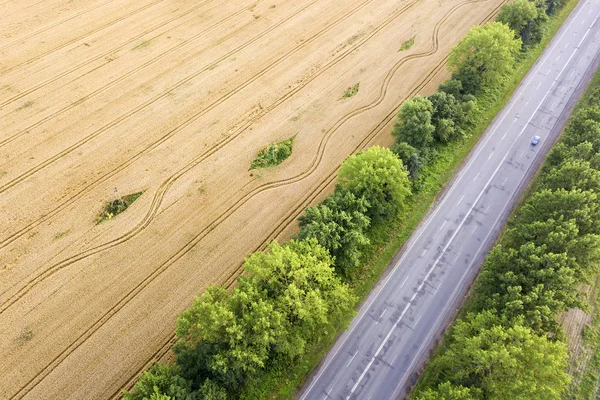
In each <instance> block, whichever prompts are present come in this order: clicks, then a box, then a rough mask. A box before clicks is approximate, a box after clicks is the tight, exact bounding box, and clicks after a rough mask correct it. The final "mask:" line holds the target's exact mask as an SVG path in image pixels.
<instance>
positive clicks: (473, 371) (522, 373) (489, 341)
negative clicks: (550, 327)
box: [433, 312, 570, 400]
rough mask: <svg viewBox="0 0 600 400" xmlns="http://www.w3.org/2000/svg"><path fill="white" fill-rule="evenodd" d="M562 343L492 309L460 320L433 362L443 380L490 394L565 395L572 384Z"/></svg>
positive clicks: (535, 399)
mask: <svg viewBox="0 0 600 400" xmlns="http://www.w3.org/2000/svg"><path fill="white" fill-rule="evenodd" d="M567 358H568V353H567V349H566V346H565V344H564V343H561V342H552V341H550V340H548V339H547V338H546V337H545V336H537V335H536V334H535V333H534V332H533V331H532V330H531V329H529V328H527V327H524V326H522V325H521V324H519V323H518V322H517V323H515V324H514V325H509V326H503V324H502V323H501V321H500V320H499V319H498V318H497V317H496V316H494V315H493V313H491V312H483V313H479V314H469V315H468V316H467V318H466V319H465V320H459V321H458V322H457V323H456V324H455V325H454V327H453V328H452V332H451V334H450V335H449V338H448V346H447V348H446V350H445V351H444V352H443V353H442V354H441V355H440V356H439V357H437V358H436V359H434V361H433V364H434V367H435V368H437V369H438V371H441V372H440V373H439V377H438V379H439V380H440V382H445V381H449V382H451V383H452V384H453V385H457V386H458V385H461V386H464V387H469V388H471V387H476V388H480V389H481V390H482V392H483V398H485V399H490V400H504V399H522V400H528V399H531V400H539V399H545V400H551V399H561V398H562V397H561V396H562V394H563V392H564V391H565V389H566V388H567V385H568V384H569V381H570V378H569V375H567V373H566V372H565V369H566V366H567Z"/></svg>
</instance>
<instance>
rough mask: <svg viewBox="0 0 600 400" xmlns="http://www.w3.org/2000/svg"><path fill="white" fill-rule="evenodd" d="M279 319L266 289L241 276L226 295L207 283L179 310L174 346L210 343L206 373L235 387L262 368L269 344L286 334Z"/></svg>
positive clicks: (189, 347) (187, 348)
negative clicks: (177, 339) (200, 294)
mask: <svg viewBox="0 0 600 400" xmlns="http://www.w3.org/2000/svg"><path fill="white" fill-rule="evenodd" d="M283 319H284V316H282V315H281V314H280V313H279V312H277V311H276V310H275V308H274V307H273V304H271V303H270V302H269V301H268V300H267V299H266V294H265V293H263V292H262V290H261V289H260V288H259V287H258V286H257V285H254V284H253V283H252V282H250V281H249V280H247V279H246V278H243V277H242V278H240V279H239V281H238V287H236V288H235V289H234V290H233V292H232V293H231V294H228V293H227V292H226V291H225V289H223V288H219V287H215V286H212V287H209V288H208V289H207V290H206V291H205V292H204V293H203V295H202V296H201V297H200V298H197V299H196V301H195V302H194V304H193V305H192V307H191V308H189V309H188V310H186V311H185V312H184V313H182V314H181V315H180V317H179V319H178V326H177V336H178V337H179V339H180V340H181V341H183V342H184V344H181V345H180V346H179V351H180V352H185V351H193V349H194V347H196V346H199V345H206V344H209V345H211V344H212V345H213V347H212V349H214V352H213V353H212V354H210V357H211V358H210V360H209V361H208V363H207V364H208V369H209V373H210V375H209V376H213V377H216V379H217V381H219V382H222V383H226V384H227V387H229V388H236V387H238V386H239V385H241V384H242V383H243V382H244V381H245V379H246V378H247V376H248V375H250V374H254V373H256V372H257V371H258V370H260V369H262V368H264V366H265V363H266V361H267V359H268V357H269V351H270V349H271V347H272V346H274V345H275V344H277V343H279V342H280V341H281V340H283V338H284V337H286V336H287V332H286V331H285V328H284V327H283ZM186 343H187V345H186Z"/></svg>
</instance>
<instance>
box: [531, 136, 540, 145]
mask: <svg viewBox="0 0 600 400" xmlns="http://www.w3.org/2000/svg"><path fill="white" fill-rule="evenodd" d="M540 139H541V137H539V136H534V137H533V139H531V144H532V145H534V146H535V145H536V144H538V143H539V142H540Z"/></svg>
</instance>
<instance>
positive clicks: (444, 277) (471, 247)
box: [300, 0, 600, 400]
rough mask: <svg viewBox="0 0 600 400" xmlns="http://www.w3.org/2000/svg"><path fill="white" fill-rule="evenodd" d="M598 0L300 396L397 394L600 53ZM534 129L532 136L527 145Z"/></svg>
mask: <svg viewBox="0 0 600 400" xmlns="http://www.w3.org/2000/svg"><path fill="white" fill-rule="evenodd" d="M599 17H600V1H599V0H587V1H582V2H580V4H579V5H578V6H577V7H576V8H575V10H574V11H573V12H572V13H571V15H570V17H569V18H568V19H567V21H566V22H565V24H564V25H563V27H562V28H561V29H560V30H559V32H558V33H557V34H556V36H555V38H554V39H553V40H552V42H551V43H550V45H549V47H548V48H547V49H546V51H545V52H544V53H543V54H542V57H541V58H540V59H539V60H538V62H537V63H536V65H534V67H533V69H532V70H531V71H530V73H529V74H528V75H527V76H526V78H525V80H524V81H523V83H522V84H521V86H520V87H519V88H518V90H517V91H516V92H515V94H514V95H513V97H512V98H511V100H510V101H509V103H508V104H507V105H506V107H505V108H504V109H503V110H502V112H501V113H500V115H499V116H498V117H497V118H496V120H495V121H494V122H493V124H492V125H491V126H490V127H489V128H488V130H487V131H486V133H485V135H484V137H483V138H482V140H481V141H480V142H479V144H478V145H477V146H476V147H475V149H474V150H473V152H472V153H471V156H470V157H469V159H468V162H467V164H466V165H465V166H464V167H463V168H462V169H461V170H460V171H459V172H458V174H457V176H456V177H455V179H454V181H453V183H452V184H451V186H450V187H449V189H448V190H447V191H446V192H445V194H444V195H443V197H442V198H441V200H440V202H439V203H438V205H437V206H436V207H435V208H434V209H433V210H432V212H431V213H430V214H429V215H428V217H427V218H426V219H425V220H424V221H423V222H422V223H421V225H420V227H419V228H418V229H417V231H416V232H415V233H414V234H413V236H412V237H411V238H410V240H409V241H408V243H407V244H406V246H405V249H404V251H403V253H402V256H401V257H400V259H399V260H398V261H397V262H396V263H395V264H394V265H393V267H392V268H391V269H389V270H388V273H387V275H386V276H385V277H384V278H383V279H382V280H381V281H380V283H379V284H378V285H377V287H376V288H375V289H374V290H373V292H372V293H371V295H370V296H369V297H368V298H367V299H366V301H365V303H364V304H363V306H362V307H361V308H360V310H359V313H358V315H357V316H356V317H355V318H354V320H353V321H352V323H351V325H350V327H349V329H348V330H347V331H346V332H345V333H344V334H342V335H341V336H340V338H339V339H338V340H337V342H336V343H335V345H334V346H333V348H332V349H331V350H330V352H329V354H328V355H327V357H326V358H325V359H324V360H323V362H322V363H321V366H320V367H319V368H318V370H317V371H316V372H315V373H314V374H313V376H312V378H311V379H310V380H309V381H308V382H307V384H306V385H305V387H304V388H303V391H302V392H301V394H300V399H301V400H305V399H311V400H312V399H365V400H369V399H373V400H375V399H376V400H384V399H396V398H398V397H404V396H406V392H407V389H408V388H409V386H410V384H411V383H412V382H410V381H411V379H414V376H415V375H414V373H415V371H416V368H417V367H418V366H419V365H420V364H421V363H422V362H423V361H424V360H425V359H426V357H427V354H428V349H430V348H431V346H432V344H433V343H434V341H435V340H436V339H437V338H438V337H439V335H440V334H441V332H442V331H443V329H444V327H445V325H446V324H447V322H448V321H449V320H450V319H451V318H452V317H453V315H454V314H455V312H456V307H457V306H458V305H459V302H460V300H461V299H462V297H463V296H464V294H465V291H466V289H467V288H468V286H469V284H470V283H471V282H472V280H473V279H474V277H475V275H476V273H477V271H478V270H479V266H480V264H481V261H482V259H483V257H484V256H485V253H486V252H487V251H488V250H489V248H490V247H491V246H492V244H493V242H494V240H495V239H496V237H497V234H498V232H499V228H500V227H501V226H502V224H503V223H504V222H505V221H506V218H507V216H508V214H509V213H510V211H511V209H512V207H513V206H514V204H515V203H516V201H517V200H518V199H519V197H520V195H521V194H522V192H523V190H524V187H525V186H526V183H527V181H528V180H529V178H530V177H531V175H532V173H533V172H535V170H536V168H537V167H538V166H539V165H540V163H541V161H542V159H543V156H544V155H545V154H546V153H547V151H548V150H549V148H550V147H551V144H552V142H554V140H555V139H556V137H557V136H558V134H559V133H560V130H561V128H562V125H563V124H564V121H565V119H566V117H567V116H568V114H569V113H570V110H571V109H572V106H573V103H574V101H575V100H576V98H577V97H578V96H579V95H580V94H581V92H582V90H583V88H584V86H585V83H586V82H587V80H589V78H590V76H591V73H592V72H593V71H594V69H595V66H597V62H598V59H599V58H600V57H599V54H600V21H599ZM535 135H538V136H540V137H541V141H540V143H539V144H538V145H537V146H532V145H531V143H530V142H531V139H532V138H533V137H534V136H535Z"/></svg>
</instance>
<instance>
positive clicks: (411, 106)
mask: <svg viewBox="0 0 600 400" xmlns="http://www.w3.org/2000/svg"><path fill="white" fill-rule="evenodd" d="M432 114H433V105H432V104H431V102H430V101H429V100H428V99H427V98H425V97H421V96H415V97H413V98H411V99H409V100H407V101H405V102H404V104H402V107H401V108H400V111H399V112H398V118H397V121H396V124H395V125H394V129H393V130H392V135H393V136H395V137H396V138H397V141H399V142H406V143H408V144H409V145H411V146H412V147H414V148H416V149H418V150H421V149H424V148H426V147H429V146H430V145H431V143H432V142H433V132H434V131H435V127H434V126H433V124H432V123H431V116H432Z"/></svg>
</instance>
